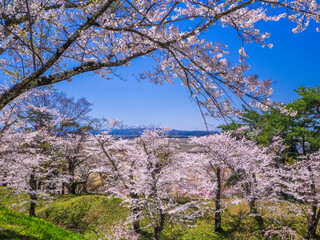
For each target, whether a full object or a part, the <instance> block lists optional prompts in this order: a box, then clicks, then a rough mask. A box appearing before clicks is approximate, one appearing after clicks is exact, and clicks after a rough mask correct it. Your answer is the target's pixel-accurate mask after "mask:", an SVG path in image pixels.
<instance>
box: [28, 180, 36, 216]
mask: <svg viewBox="0 0 320 240" xmlns="http://www.w3.org/2000/svg"><path fill="white" fill-rule="evenodd" d="M29 184H30V190H31V192H30V194H29V195H30V206H29V216H30V217H35V216H36V202H37V193H36V190H37V180H36V177H35V175H34V174H31V175H30V179H29Z"/></svg>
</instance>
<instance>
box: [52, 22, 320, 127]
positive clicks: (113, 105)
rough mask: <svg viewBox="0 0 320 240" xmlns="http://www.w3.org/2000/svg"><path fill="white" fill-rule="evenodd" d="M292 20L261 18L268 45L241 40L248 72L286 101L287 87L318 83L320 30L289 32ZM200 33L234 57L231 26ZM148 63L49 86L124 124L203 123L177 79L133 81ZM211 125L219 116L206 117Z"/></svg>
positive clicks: (276, 98) (291, 94) (312, 27)
mask: <svg viewBox="0 0 320 240" xmlns="http://www.w3.org/2000/svg"><path fill="white" fill-rule="evenodd" d="M293 27H294V24H293V23H291V22H289V21H288V20H281V21H280V22H277V23H272V22H268V23H261V29H262V30H264V31H268V32H270V33H271V37H270V39H269V41H270V42H271V43H273V44H274V47H273V48H272V49H269V48H267V47H265V48H261V46H258V45H257V44H247V45H245V49H246V51H247V52H248V54H249V56H250V58H249V60H248V62H249V64H250V65H251V70H250V73H254V74H257V75H258V76H259V77H260V78H264V79H265V78H267V79H271V80H272V81H273V82H274V84H273V86H272V87H273V89H274V94H273V96H272V99H273V100H274V101H283V102H285V103H286V102H289V101H291V100H293V99H295V98H296V97H297V94H296V93H294V91H293V89H295V88H297V87H299V86H300V85H305V86H308V87H311V86H314V85H319V83H320V33H317V32H316V30H315V27H316V24H315V23H312V24H310V27H309V28H308V29H307V30H306V31H304V32H302V33H299V34H293V33H292V31H291V29H292V28H293ZM205 38H207V39H209V40H212V41H217V40H220V41H221V42H222V43H225V44H227V45H228V46H229V49H230V51H231V53H230V54H231V56H236V54H237V53H238V49H239V48H240V46H241V42H240V40H239V39H237V36H236V33H235V32H234V31H232V30H231V29H218V30H214V31H212V32H210V33H208V34H207V35H206V36H205ZM150 66H151V64H150V63H149V62H148V61H147V60H146V59H144V58H142V59H139V60H135V61H134V62H133V63H132V64H131V66H130V67H123V68H120V69H119V71H118V73H119V74H120V75H121V76H122V78H123V80H119V79H118V78H111V80H105V79H102V78H101V77H99V76H98V75H95V74H94V73H87V74H84V75H81V76H78V77H76V78H74V79H73V81H72V82H70V83H69V82H61V83H59V84H56V86H55V88H57V89H59V90H61V91H63V92H65V93H67V95H68V96H74V97H75V98H80V97H86V98H87V99H88V100H89V102H91V103H93V104H94V105H93V111H92V113H91V115H93V116H94V117H106V118H111V119H119V120H121V121H123V123H124V124H125V125H127V126H129V127H133V126H135V127H138V126H147V125H153V126H167V127H170V128H174V129H183V130H204V129H205V126H204V124H203V120H202V118H201V115H200V112H199V110H198V107H197V105H196V104H195V103H194V102H192V101H191V100H190V98H189V94H188V92H187V89H186V88H184V87H182V86H181V85H180V84H173V85H171V84H164V85H161V86H156V85H154V84H151V83H149V82H148V81H142V82H139V81H137V76H138V74H139V73H140V72H142V71H143V70H146V69H148V68H150ZM210 123H211V124H212V126H213V127H214V126H217V125H218V124H219V123H221V121H217V120H215V119H211V120H210Z"/></svg>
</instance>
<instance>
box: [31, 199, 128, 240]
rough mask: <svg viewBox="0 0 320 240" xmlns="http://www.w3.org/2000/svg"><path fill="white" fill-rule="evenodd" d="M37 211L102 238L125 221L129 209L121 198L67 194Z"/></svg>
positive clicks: (73, 229) (66, 226) (48, 219)
mask: <svg viewBox="0 0 320 240" xmlns="http://www.w3.org/2000/svg"><path fill="white" fill-rule="evenodd" d="M37 215H38V216H39V217H41V218H43V219H45V220H47V221H50V222H52V223H54V224H57V225H58V226H61V227H64V228H66V229H68V230H71V231H74V232H77V233H80V234H82V235H83V236H84V237H86V238H87V239H98V237H103V236H104V233H105V232H106V231H107V230H108V229H109V228H110V227H112V226H113V225H114V224H116V223H117V222H119V221H120V220H122V221H125V220H126V218H127V217H128V215H129V209H128V208H126V207H125V206H123V204H122V200H121V199H117V198H107V197H106V196H103V195H82V196H72V195H67V196H60V197H58V198H57V199H56V200H55V203H54V204H53V205H51V206H47V207H43V208H41V209H40V210H38V211H37Z"/></svg>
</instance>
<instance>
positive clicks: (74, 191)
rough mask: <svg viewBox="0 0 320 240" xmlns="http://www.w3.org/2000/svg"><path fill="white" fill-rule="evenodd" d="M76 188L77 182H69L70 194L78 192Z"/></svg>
mask: <svg viewBox="0 0 320 240" xmlns="http://www.w3.org/2000/svg"><path fill="white" fill-rule="evenodd" d="M76 188H77V184H76V183H74V182H72V183H70V184H69V186H68V193H69V194H76Z"/></svg>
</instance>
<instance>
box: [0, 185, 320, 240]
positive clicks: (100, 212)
mask: <svg viewBox="0 0 320 240" xmlns="http://www.w3.org/2000/svg"><path fill="white" fill-rule="evenodd" d="M1 191H3V190H1V189H0V194H1ZM2 193H3V192H2ZM9 193H10V194H9V195H10V196H9V197H8V196H7V197H4V196H0V200H1V199H2V200H3V199H5V202H3V204H5V205H7V206H11V205H12V204H14V203H18V202H19V201H24V200H25V196H23V195H22V196H21V195H20V196H18V195H14V194H12V193H11V192H9ZM7 194H8V192H7ZM227 202H230V200H228V201H227ZM3 204H2V205H3ZM259 204H260V206H261V207H262V206H263V208H261V209H260V212H261V214H262V215H263V217H264V220H265V225H266V226H267V228H268V227H269V226H272V225H274V226H275V227H276V228H279V227H280V226H288V227H290V228H291V229H294V230H295V231H296V232H297V234H298V236H299V237H300V239H302V237H303V236H306V234H307V232H306V230H307V221H306V217H305V216H295V215H294V213H293V212H291V210H292V209H291V208H292V206H289V205H288V204H284V203H282V204H280V203H279V204H278V206H279V209H281V212H282V215H281V214H279V213H278V212H272V211H271V210H270V209H268V207H271V208H272V207H274V206H275V205H276V203H274V202H260V203H259ZM210 205H211V207H212V208H211V210H209V211H208V212H207V213H206V215H205V216H204V217H202V218H198V219H196V221H195V222H194V224H193V226H190V225H189V226H187V225H182V224H177V223H173V222H172V223H168V224H167V225H166V228H165V230H164V231H163V235H162V239H163V240H195V239H197V240H211V239H222V240H223V239H246V240H260V239H261V240H262V239H266V238H265V237H264V236H263V235H262V234H260V233H259V230H258V226H257V224H256V221H255V219H254V218H253V217H252V216H249V215H248V211H249V208H248V205H247V204H246V203H245V202H242V203H240V204H237V205H229V206H228V207H227V208H226V209H225V210H224V211H223V212H222V227H223V229H224V232H223V233H222V234H217V233H214V231H213V228H214V219H213V216H214V212H213V210H212V209H213V208H214V204H212V203H211V204H210ZM13 206H14V207H15V208H16V209H15V210H17V206H18V205H15V204H14V205H13ZM36 213H37V216H38V217H41V218H42V219H44V220H46V221H49V222H51V223H53V224H55V225H57V226H59V227H62V228H65V229H68V230H71V231H73V232H75V233H78V234H81V235H82V236H83V237H85V238H86V239H90V240H97V239H98V238H99V237H100V238H102V239H103V236H104V235H105V233H106V232H108V231H112V227H113V226H114V225H116V224H117V223H118V222H121V221H122V222H124V221H125V220H126V218H127V217H128V216H129V214H130V212H129V209H128V208H126V207H125V206H124V205H123V203H122V200H121V199H117V198H108V197H106V196H104V195H80V196H75V195H63V196H56V197H55V200H54V202H51V203H50V202H47V203H46V202H42V203H41V204H40V205H39V206H38V207H37V212H36ZM285 214H291V216H290V215H289V216H288V215H285ZM142 224H143V225H146V222H143V221H142ZM7 231H12V229H8V230H7ZM147 231H149V232H151V229H147ZM18 233H19V234H22V233H21V232H18ZM317 233H318V234H319V233H320V229H318V231H317ZM8 234H11V232H8ZM12 234H13V233H12ZM31 236H32V235H30V237H31ZM0 239H2V238H1V237H0ZM13 239H14V238H13ZM16 239H23V238H18V237H17V238H16ZM26 239H28V238H26ZM30 239H32V238H30ZM48 239H50V238H48ZM66 239H67V238H66ZM272 239H277V238H272Z"/></svg>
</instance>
